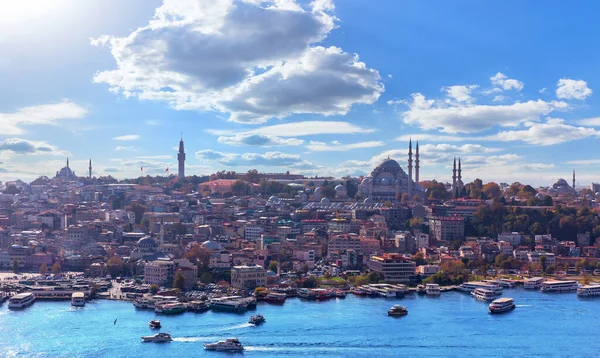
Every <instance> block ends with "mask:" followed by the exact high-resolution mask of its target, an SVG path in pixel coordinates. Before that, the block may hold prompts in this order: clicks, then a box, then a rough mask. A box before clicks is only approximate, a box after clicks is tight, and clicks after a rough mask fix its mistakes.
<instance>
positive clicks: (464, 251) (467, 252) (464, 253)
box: [458, 246, 475, 260]
mask: <svg viewBox="0 0 600 358" xmlns="http://www.w3.org/2000/svg"><path fill="white" fill-rule="evenodd" d="M458 253H459V255H460V257H462V258H465V259H469V260H473V259H475V254H474V253H473V248H472V247H471V246H461V247H460V248H459V249H458Z"/></svg>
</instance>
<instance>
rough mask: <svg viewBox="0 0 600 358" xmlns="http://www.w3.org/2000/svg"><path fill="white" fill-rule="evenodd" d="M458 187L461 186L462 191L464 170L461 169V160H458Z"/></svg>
mask: <svg viewBox="0 0 600 358" xmlns="http://www.w3.org/2000/svg"><path fill="white" fill-rule="evenodd" d="M458 185H460V187H461V188H460V189H461V190H462V169H461V168H460V158H458Z"/></svg>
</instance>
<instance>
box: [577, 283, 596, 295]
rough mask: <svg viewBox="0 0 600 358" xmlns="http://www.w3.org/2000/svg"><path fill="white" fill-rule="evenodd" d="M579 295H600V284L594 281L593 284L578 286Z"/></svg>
mask: <svg viewBox="0 0 600 358" xmlns="http://www.w3.org/2000/svg"><path fill="white" fill-rule="evenodd" d="M577 296H581V297H594V296H600V284H597V283H593V284H591V285H586V286H579V287H578V288H577Z"/></svg>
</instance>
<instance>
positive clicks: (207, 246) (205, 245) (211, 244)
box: [202, 240, 223, 251]
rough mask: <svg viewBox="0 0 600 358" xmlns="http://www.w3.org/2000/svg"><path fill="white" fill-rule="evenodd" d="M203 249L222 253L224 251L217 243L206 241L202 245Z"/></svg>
mask: <svg viewBox="0 0 600 358" xmlns="http://www.w3.org/2000/svg"><path fill="white" fill-rule="evenodd" d="M202 247H203V248H205V249H207V250H208V251H221V250H223V246H221V244H219V243H218V242H216V241H210V240H208V241H205V242H203V243H202Z"/></svg>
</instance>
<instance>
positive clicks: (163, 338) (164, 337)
mask: <svg viewBox="0 0 600 358" xmlns="http://www.w3.org/2000/svg"><path fill="white" fill-rule="evenodd" d="M142 340H143V341H144V342H155V343H166V342H171V341H172V340H173V339H172V338H171V335H170V334H168V333H163V332H161V333H157V334H155V335H152V336H143V337H142Z"/></svg>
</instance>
